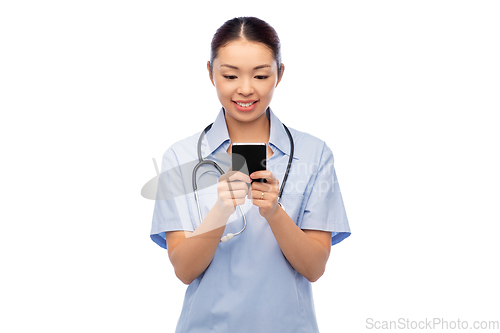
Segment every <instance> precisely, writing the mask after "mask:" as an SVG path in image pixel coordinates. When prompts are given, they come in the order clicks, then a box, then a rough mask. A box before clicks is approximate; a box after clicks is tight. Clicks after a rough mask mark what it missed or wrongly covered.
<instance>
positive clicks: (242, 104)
mask: <svg viewBox="0 0 500 333" xmlns="http://www.w3.org/2000/svg"><path fill="white" fill-rule="evenodd" d="M256 102H257V101H253V102H250V103H241V102H235V103H236V104H238V105H239V106H242V107H244V108H247V107H249V106H250V105H252V104H253V103H256Z"/></svg>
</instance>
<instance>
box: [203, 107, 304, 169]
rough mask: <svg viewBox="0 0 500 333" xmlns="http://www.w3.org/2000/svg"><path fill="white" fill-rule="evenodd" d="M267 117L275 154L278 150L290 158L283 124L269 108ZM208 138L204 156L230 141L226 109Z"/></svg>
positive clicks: (219, 115)
mask: <svg viewBox="0 0 500 333" xmlns="http://www.w3.org/2000/svg"><path fill="white" fill-rule="evenodd" d="M266 115H267V118H268V119H269V120H270V123H271V128H270V135H269V146H270V147H271V149H272V151H273V153H276V150H275V148H278V149H279V150H280V151H281V152H282V153H283V154H285V155H287V156H289V155H290V140H289V139H288V135H287V133H286V131H285V128H284V127H283V124H282V123H281V121H280V120H279V119H278V117H277V116H276V115H275V114H274V112H273V111H272V110H271V108H269V107H268V108H267V110H266ZM206 137H207V140H208V151H206V152H205V155H204V156H207V155H210V154H213V153H214V152H215V151H216V150H217V149H218V148H219V147H220V146H221V145H223V144H224V143H226V142H228V141H230V138H229V132H228V131H227V124H226V118H225V111H224V108H221V110H220V112H219V114H218V115H217V118H216V119H215V121H214V123H213V125H212V128H211V129H210V130H209V131H208V133H207V134H206ZM297 158H298V157H297V156H296V153H295V154H294V159H297Z"/></svg>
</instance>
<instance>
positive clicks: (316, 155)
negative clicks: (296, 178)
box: [288, 127, 333, 163]
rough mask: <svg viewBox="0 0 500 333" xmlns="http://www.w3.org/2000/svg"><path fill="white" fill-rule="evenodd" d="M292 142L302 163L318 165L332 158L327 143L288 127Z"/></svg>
mask: <svg viewBox="0 0 500 333" xmlns="http://www.w3.org/2000/svg"><path fill="white" fill-rule="evenodd" d="M288 129H289V130H290V133H291V134H292V137H293V140H294V147H295V152H296V154H297V157H298V158H299V160H302V161H303V162H311V163H319V162H320V161H323V162H324V161H326V160H329V159H330V155H331V156H332V158H333V154H332V151H331V149H330V147H328V145H327V143H326V142H325V141H324V140H322V139H320V138H318V137H316V136H314V135H311V134H309V133H306V132H302V131H299V130H296V129H294V128H291V127H288Z"/></svg>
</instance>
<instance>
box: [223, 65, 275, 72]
mask: <svg viewBox="0 0 500 333" xmlns="http://www.w3.org/2000/svg"><path fill="white" fill-rule="evenodd" d="M220 67H228V68H232V69H239V68H238V67H236V66H233V65H228V64H222V65H220ZM266 67H271V65H267V64H265V65H260V66H257V67H255V68H254V69H253V70H254V71H256V70H257V69H262V68H266Z"/></svg>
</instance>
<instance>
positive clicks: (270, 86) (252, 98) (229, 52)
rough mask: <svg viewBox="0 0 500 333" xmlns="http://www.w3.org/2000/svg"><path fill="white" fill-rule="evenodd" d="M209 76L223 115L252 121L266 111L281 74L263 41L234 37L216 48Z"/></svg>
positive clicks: (238, 119) (243, 120)
mask: <svg viewBox="0 0 500 333" xmlns="http://www.w3.org/2000/svg"><path fill="white" fill-rule="evenodd" d="M208 66H209V64H207V67H208ZM283 70H284V66H282V71H281V74H283ZM209 72H210V70H209ZM210 79H211V80H212V83H213V85H214V86H215V88H216V90H217V96H218V97H219V100H220V102H221V104H222V106H223V107H224V109H225V110H226V117H232V118H234V119H235V120H237V121H240V122H251V121H254V120H256V119H258V118H259V117H261V116H262V115H264V114H265V112H266V109H267V107H268V106H269V104H270V103H271V99H272V97H273V93H274V88H276V86H277V85H278V83H279V82H280V80H281V77H279V78H278V68H277V63H276V60H275V59H274V56H273V52H272V51H271V50H270V49H269V48H268V47H267V46H266V45H265V44H262V43H256V42H249V41H246V40H236V41H232V42H230V43H229V44H227V45H226V46H224V47H221V48H220V49H219V52H218V55H217V58H215V59H214V61H213V73H212V74H211V75H210Z"/></svg>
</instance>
